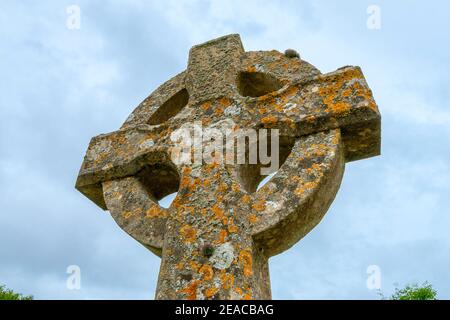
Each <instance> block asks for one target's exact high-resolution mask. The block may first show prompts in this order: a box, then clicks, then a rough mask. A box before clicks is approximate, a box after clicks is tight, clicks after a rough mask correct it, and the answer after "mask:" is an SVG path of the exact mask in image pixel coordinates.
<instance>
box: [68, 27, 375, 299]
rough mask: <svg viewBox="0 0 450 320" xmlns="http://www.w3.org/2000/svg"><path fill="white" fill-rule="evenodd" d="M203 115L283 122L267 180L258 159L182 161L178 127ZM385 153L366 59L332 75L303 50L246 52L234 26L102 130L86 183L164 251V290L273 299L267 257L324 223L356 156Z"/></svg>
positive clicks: (183, 295) (253, 124) (160, 291)
mask: <svg viewBox="0 0 450 320" xmlns="http://www.w3.org/2000/svg"><path fill="white" fill-rule="evenodd" d="M194 122H199V123H201V124H202V125H203V127H204V128H223V127H228V128H232V129H233V128H234V129H236V128H253V129H263V128H264V129H279V130H280V158H282V160H283V161H282V162H283V164H282V166H281V168H280V169H279V170H278V172H277V173H276V174H275V176H274V177H273V178H272V179H271V180H270V182H268V183H267V184H266V185H264V186H263V187H262V188H261V189H259V190H258V191H256V186H257V183H258V182H259V181H260V180H261V178H262V177H261V176H258V174H257V173H256V172H257V170H256V169H258V168H259V167H258V166H251V165H249V166H248V165H229V164H227V165H225V164H217V163H216V164H206V163H203V164H202V165H198V164H197V165H195V164H192V165H189V164H176V163H173V162H172V161H171V159H170V153H171V150H172V149H171V148H172V146H173V143H172V142H171V140H170V135H171V133H172V132H174V130H177V129H179V128H181V127H182V126H183V125H185V124H186V123H194ZM379 152H380V114H379V112H378V109H377V106H376V104H375V101H374V99H373V97H372V93H371V91H370V89H369V87H368V85H367V83H366V81H365V79H364V76H363V74H362V72H361V70H360V68H358V67H344V68H341V69H338V70H336V71H334V72H331V73H327V74H321V73H320V72H319V71H318V70H317V69H316V68H314V67H313V66H312V65H310V64H309V63H307V62H305V61H303V60H301V59H300V58H298V57H288V56H286V55H285V54H283V53H280V52H277V51H257V52H245V51H244V49H243V46H242V43H241V41H240V38H239V36H238V35H230V36H225V37H222V38H219V39H215V40H212V41H209V42H207V43H205V44H202V45H198V46H195V47H193V48H192V49H191V51H190V55H189V62H188V68H187V70H186V71H184V72H182V73H180V74H179V75H177V76H175V77H174V78H172V79H171V80H169V81H167V82H166V83H165V84H163V85H162V86H160V87H159V88H158V89H157V90H155V91H154V92H153V93H152V94H151V95H150V96H149V97H148V98H146V99H145V100H144V101H143V102H142V103H141V104H140V105H139V106H138V107H137V108H136V109H135V110H134V111H133V113H132V114H131V115H130V117H129V118H128V119H127V120H126V122H125V123H124V124H123V126H122V127H121V129H120V130H119V131H116V132H113V133H109V134H106V135H100V136H97V137H94V138H93V139H92V140H91V142H90V144H89V148H88V150H87V153H86V156H85V159H84V162H83V164H82V167H81V169H80V173H79V176H78V180H77V184H76V187H77V189H78V190H80V191H81V192H82V193H83V194H85V195H86V196H87V197H88V198H90V199H91V200H92V201H94V202H95V203H96V204H98V205H99V206H100V207H101V208H103V209H105V210H106V209H107V210H109V211H110V213H111V215H112V217H113V218H114V219H115V221H116V222H117V223H118V224H119V226H121V228H123V229H124V230H125V231H126V232H127V233H128V234H130V235H131V236H132V237H133V238H135V239H136V240H137V241H139V242H140V243H141V244H143V245H144V246H145V247H147V248H148V249H149V250H151V251H152V252H154V253H155V254H157V255H158V256H160V257H161V258H162V262H161V269H160V273H159V279H158V286H157V292H156V298H157V299H269V298H270V297H271V294H270V281H269V271H268V258H269V257H271V256H273V255H276V254H279V253H281V252H283V251H284V250H286V249H288V248H290V247H291V246H292V245H294V244H295V243H296V242H297V241H299V240H300V239H301V238H302V237H303V236H305V235H306V234H307V233H308V232H309V231H311V229H312V228H314V226H315V225H317V223H319V222H320V220H321V218H322V217H323V215H324V214H325V213H326V211H327V209H328V207H329V206H330V204H331V202H332V201H333V199H334V197H335V195H336V192H337V190H338V189H339V185H340V181H341V179H342V175H343V172H344V165H345V162H347V161H352V160H358V159H363V158H367V157H371V156H375V155H378V154H379ZM176 191H178V194H177V196H176V198H175V200H174V201H173V203H172V205H171V206H170V207H169V208H167V209H166V208H162V207H160V206H159V205H158V200H159V199H161V198H162V197H163V196H165V195H167V194H169V193H172V192H176ZM205 245H208V246H212V248H213V249H214V253H213V254H212V255H211V256H210V257H206V256H205V255H204V254H203V253H202V251H203V248H204V247H205Z"/></svg>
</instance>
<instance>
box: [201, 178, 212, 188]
mask: <svg viewBox="0 0 450 320" xmlns="http://www.w3.org/2000/svg"><path fill="white" fill-rule="evenodd" d="M210 184H211V180H209V179H205V180H203V186H204V187H209V186H210Z"/></svg>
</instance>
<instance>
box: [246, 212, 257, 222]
mask: <svg viewBox="0 0 450 320" xmlns="http://www.w3.org/2000/svg"><path fill="white" fill-rule="evenodd" d="M248 221H249V222H250V223H256V222H257V221H258V217H257V216H256V214H251V215H249V216H248Z"/></svg>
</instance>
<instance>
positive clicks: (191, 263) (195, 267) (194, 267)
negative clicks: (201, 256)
mask: <svg viewBox="0 0 450 320" xmlns="http://www.w3.org/2000/svg"><path fill="white" fill-rule="evenodd" d="M189 266H190V267H191V269H192V271H195V272H198V269H199V268H200V265H199V264H198V263H197V262H195V261H189Z"/></svg>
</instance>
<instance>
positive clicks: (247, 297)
mask: <svg viewBox="0 0 450 320" xmlns="http://www.w3.org/2000/svg"><path fill="white" fill-rule="evenodd" d="M242 300H252V295H251V294H249V293H246V294H244V296H243V297H242Z"/></svg>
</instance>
